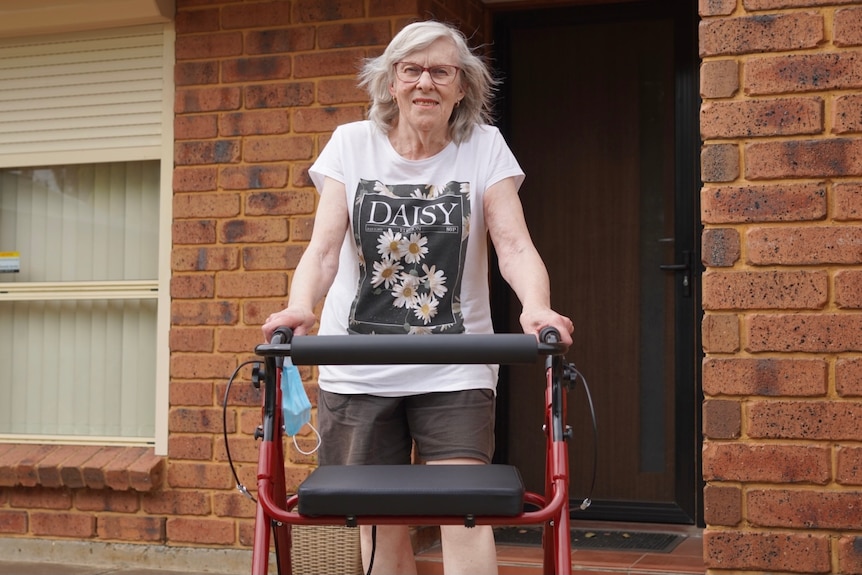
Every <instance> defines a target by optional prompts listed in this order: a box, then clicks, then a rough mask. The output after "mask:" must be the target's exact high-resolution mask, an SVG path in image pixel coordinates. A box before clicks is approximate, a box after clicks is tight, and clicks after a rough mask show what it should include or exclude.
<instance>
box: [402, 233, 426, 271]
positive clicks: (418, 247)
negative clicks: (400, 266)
mask: <svg viewBox="0 0 862 575" xmlns="http://www.w3.org/2000/svg"><path fill="white" fill-rule="evenodd" d="M399 235H400V234H399ZM427 243H428V238H426V237H424V236H423V235H422V234H410V239H409V240H406V241H405V242H404V244H405V245H404V248H403V249H404V260H405V261H406V262H407V263H408V264H416V263H419V260H421V259H422V258H423V257H424V256H425V254H427V253H428V248H427V247H426V246H425V244H427Z"/></svg>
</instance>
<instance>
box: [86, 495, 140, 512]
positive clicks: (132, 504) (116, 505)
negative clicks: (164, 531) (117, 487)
mask: <svg viewBox="0 0 862 575" xmlns="http://www.w3.org/2000/svg"><path fill="white" fill-rule="evenodd" d="M74 495H75V509H77V510H78V511H110V512H113V513H136V512H137V511H138V510H139V509H140V508H141V505H140V502H139V501H138V494H137V493H135V492H134V491H114V490H113V489H76V490H75V492H74Z"/></svg>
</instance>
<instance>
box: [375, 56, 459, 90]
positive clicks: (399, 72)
mask: <svg viewBox="0 0 862 575" xmlns="http://www.w3.org/2000/svg"><path fill="white" fill-rule="evenodd" d="M404 65H409V66H415V67H416V68H417V69H419V70H420V72H419V75H418V76H416V78H415V79H413V80H409V79H405V78H402V76H401V75H402V73H403V70H400V69H399V67H400V66H404ZM392 67H393V68H394V69H395V77H396V78H398V79H399V80H401V81H402V82H406V83H408V84H412V83H415V82H418V81H419V79H420V78H421V77H422V74H424V73H425V72H428V77H430V78H431V81H432V82H433V83H434V84H436V85H438V86H451V85H452V84H454V83H455V78H457V77H458V72H460V71H461V68H459V67H458V66H454V65H452V64H435V65H433V66H420V65H419V64H417V63H415V62H403V61H402V62H395V63H394V64H393V65H392ZM435 68H447V69H449V68H451V69H452V70H454V71H455V72H454V73H453V74H452V76H451V78H452V79H451V80H449V81H448V82H438V81H437V79H435V78H434V74H432V73H431V70H433V69H435Z"/></svg>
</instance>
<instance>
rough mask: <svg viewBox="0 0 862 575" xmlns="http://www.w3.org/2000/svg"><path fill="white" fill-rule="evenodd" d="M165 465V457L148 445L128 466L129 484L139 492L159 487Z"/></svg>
mask: <svg viewBox="0 0 862 575" xmlns="http://www.w3.org/2000/svg"><path fill="white" fill-rule="evenodd" d="M165 467H166V463H165V458H164V457H163V456H161V455H156V454H155V452H154V450H153V448H152V447H150V448H149V449H147V450H146V451H145V452H144V454H143V455H142V456H141V457H139V458H138V459H137V460H135V461H134V462H133V463H132V464H131V465H130V466H129V486H130V487H131V488H132V489H134V490H135V491H140V492H148V491H152V490H154V489H159V488H161V486H162V480H163V479H164V476H165Z"/></svg>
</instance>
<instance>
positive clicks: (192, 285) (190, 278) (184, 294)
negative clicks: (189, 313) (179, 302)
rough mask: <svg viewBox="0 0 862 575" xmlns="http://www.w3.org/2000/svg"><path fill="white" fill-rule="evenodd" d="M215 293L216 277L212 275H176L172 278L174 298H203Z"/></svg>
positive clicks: (210, 296) (172, 295)
mask: <svg viewBox="0 0 862 575" xmlns="http://www.w3.org/2000/svg"><path fill="white" fill-rule="evenodd" d="M213 295H215V278H213V277H212V276H211V275H200V274H195V275H175V276H174V277H172V278H171V297H172V298H174V299H203V298H207V299H209V298H212V297H213Z"/></svg>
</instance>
